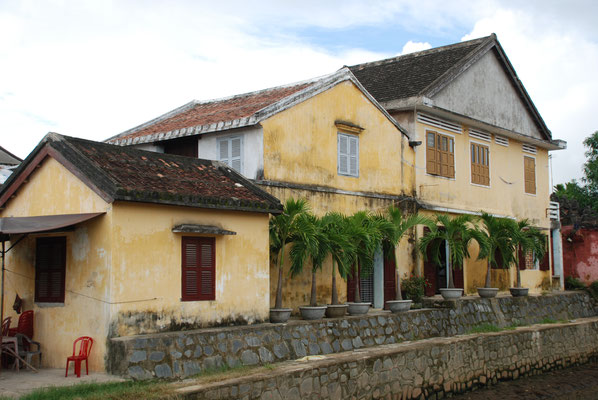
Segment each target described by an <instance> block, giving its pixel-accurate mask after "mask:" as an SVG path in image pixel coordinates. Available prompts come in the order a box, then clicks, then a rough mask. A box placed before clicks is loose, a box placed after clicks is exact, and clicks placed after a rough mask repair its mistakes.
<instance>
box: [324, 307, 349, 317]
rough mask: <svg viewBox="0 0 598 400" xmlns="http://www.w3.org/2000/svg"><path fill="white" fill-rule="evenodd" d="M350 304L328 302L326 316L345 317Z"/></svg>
mask: <svg viewBox="0 0 598 400" xmlns="http://www.w3.org/2000/svg"><path fill="white" fill-rule="evenodd" d="M348 307H349V306H348V305H346V304H334V305H332V304H328V305H327V306H326V316H327V317H328V318H340V317H344V316H345V314H346V313H347V308H348Z"/></svg>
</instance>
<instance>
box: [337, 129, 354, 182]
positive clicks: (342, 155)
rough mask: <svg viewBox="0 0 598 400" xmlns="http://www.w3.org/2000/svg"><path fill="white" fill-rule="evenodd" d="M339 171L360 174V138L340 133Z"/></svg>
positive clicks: (345, 173) (352, 174)
mask: <svg viewBox="0 0 598 400" xmlns="http://www.w3.org/2000/svg"><path fill="white" fill-rule="evenodd" d="M337 143H338V168H337V170H338V173H339V174H340V175H349V176H359V138H358V137H357V136H355V135H347V134H345V133H340V132H339V133H338V139H337Z"/></svg>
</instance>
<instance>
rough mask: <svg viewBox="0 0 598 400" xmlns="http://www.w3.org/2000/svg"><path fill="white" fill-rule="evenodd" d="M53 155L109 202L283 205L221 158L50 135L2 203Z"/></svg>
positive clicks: (247, 207) (249, 207)
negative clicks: (204, 158)
mask: <svg viewBox="0 0 598 400" xmlns="http://www.w3.org/2000/svg"><path fill="white" fill-rule="evenodd" d="M46 156H51V157H53V158H54V159H56V160H57V161H58V162H60V163H61V164H62V165H63V166H65V167H66V168H67V169H68V170H69V171H71V172H72V173H73V174H74V175H75V176H77V177H78V178H79V179H81V180H82V181H83V182H84V183H85V184H86V185H87V186H89V187H90V188H91V189H92V190H94V191H95V192H96V193H97V194H98V195H99V196H101V197H102V198H103V199H104V200H105V201H107V202H109V203H111V202H114V201H133V202H143V203H157V204H169V205H180V206H189V207H200V208H216V209H229V210H240V211H254V212H264V213H275V214H277V213H280V212H281V210H282V205H281V203H280V201H279V200H278V199H276V198H275V197H274V196H272V195H270V194H268V193H267V192H265V191H263V190H262V189H260V188H259V187H257V186H256V185H254V184H253V183H251V182H250V181H248V180H247V179H245V178H244V177H243V176H242V175H240V174H239V173H237V172H236V171H234V170H233V169H231V168H229V167H228V166H227V165H226V164H223V163H220V162H218V161H211V160H202V159H197V158H191V157H182V156H176V155H172V154H163V153H156V152H151V151H143V150H137V149H134V148H131V147H121V146H115V145H111V144H107V143H101V142H94V141H90V140H84V139H78V138H74V137H68V136H62V135H59V134H57V133H49V134H47V135H46V136H45V137H44V138H43V139H42V141H41V142H40V143H39V144H38V145H37V147H36V148H35V149H34V150H33V151H32V152H31V154H30V155H29V156H28V157H27V158H26V159H25V161H23V163H21V165H20V166H19V168H18V169H17V170H16V171H15V172H14V173H13V174H12V175H11V176H10V177H9V178H8V180H7V181H6V182H5V184H4V185H3V186H2V187H1V188H0V207H3V206H4V204H5V203H6V202H7V201H8V200H9V199H10V198H11V196H13V195H14V194H15V193H16V191H17V190H18V188H19V187H20V185H22V184H23V183H24V182H25V181H26V179H27V177H28V176H29V175H30V174H31V173H32V172H33V171H34V170H35V168H36V167H37V166H38V165H40V164H41V163H42V162H43V160H44V159H45V157H46Z"/></svg>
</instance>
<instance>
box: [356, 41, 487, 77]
mask: <svg viewBox="0 0 598 400" xmlns="http://www.w3.org/2000/svg"><path fill="white" fill-rule="evenodd" d="M492 37H494V38H495V37H496V35H495V34H494V33H493V34H491V35H488V36H484V37H480V38H476V39H471V40H466V41H464V42H458V43H452V44H447V45H445V46H440V47H433V48H431V49H427V50H421V51H416V52H413V53H407V54H401V55H398V56H395V57H390V58H385V59H382V60H376V61H369V62H365V63H362V64H355V65H352V66H351V67H350V68H351V69H362V68H366V67H372V66H378V65H385V64H390V63H393V62H396V61H399V60H401V61H402V60H405V59H409V58H415V57H420V56H425V55H429V54H434V53H440V52H442V51H446V50H452V49H457V48H460V47H466V46H471V45H473V44H481V43H483V42H484V41H486V40H488V39H489V38H492ZM475 42H478V43H475Z"/></svg>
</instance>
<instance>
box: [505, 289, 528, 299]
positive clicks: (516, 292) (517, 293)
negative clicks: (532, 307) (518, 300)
mask: <svg viewBox="0 0 598 400" xmlns="http://www.w3.org/2000/svg"><path fill="white" fill-rule="evenodd" d="M509 291H510V292H511V296H513V297H525V296H527V294H528V292H529V288H526V287H512V288H509Z"/></svg>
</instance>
